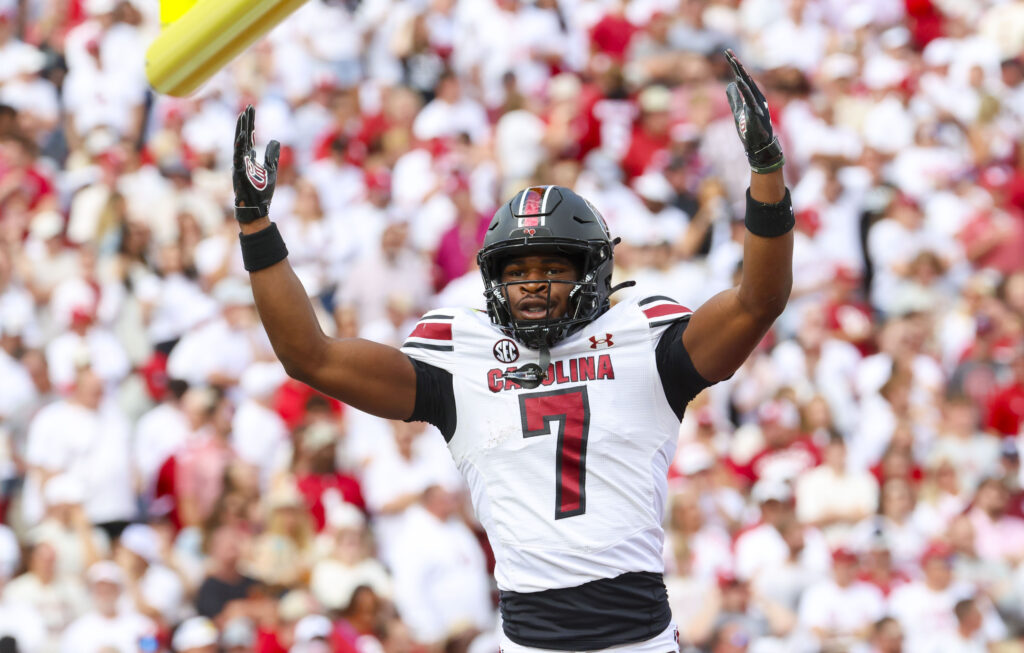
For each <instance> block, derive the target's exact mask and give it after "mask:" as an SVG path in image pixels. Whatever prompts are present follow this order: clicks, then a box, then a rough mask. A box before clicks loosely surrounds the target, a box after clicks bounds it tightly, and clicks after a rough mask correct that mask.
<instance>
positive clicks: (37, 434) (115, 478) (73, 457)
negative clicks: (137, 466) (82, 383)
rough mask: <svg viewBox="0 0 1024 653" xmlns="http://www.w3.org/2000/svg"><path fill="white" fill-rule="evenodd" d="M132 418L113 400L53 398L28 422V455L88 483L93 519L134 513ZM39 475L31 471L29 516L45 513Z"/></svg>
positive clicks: (50, 468)
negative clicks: (94, 405)
mask: <svg viewBox="0 0 1024 653" xmlns="http://www.w3.org/2000/svg"><path fill="white" fill-rule="evenodd" d="M128 433H129V432H128V424H127V422H126V420H125V419H124V416H123V415H122V414H121V413H120V411H118V410H116V407H114V406H106V407H101V408H100V410H98V411H94V410H90V409H88V408H86V407H84V406H82V405H79V404H76V403H72V402H70V401H58V402H55V403H52V404H50V405H48V406H46V407H45V408H43V409H42V410H40V411H39V413H38V414H36V416H35V418H34V419H33V420H32V422H31V424H30V425H29V430H28V441H27V444H26V452H25V458H26V460H27V462H28V464H29V465H32V466H36V467H41V468H42V469H44V470H46V471H48V472H67V473H68V474H70V475H71V476H73V477H74V478H75V479H76V480H77V481H78V482H79V483H80V484H81V485H82V487H83V488H84V489H85V497H86V498H85V503H84V506H85V513H86V515H87V516H88V517H89V519H90V520H91V521H92V522H93V523H94V524H100V523H104V522H110V521H118V520H129V519H131V518H132V516H133V515H134V514H135V508H136V506H135V492H134V489H133V487H132V473H131V461H130V459H129V450H130V447H129V434H128ZM41 490H42V488H41V487H40V478H39V476H38V474H29V475H28V478H27V479H26V481H25V491H24V495H23V499H22V508H23V510H24V516H25V520H26V521H27V522H28V523H29V524H35V523H36V522H38V521H39V520H40V518H42V516H43V502H42V496H41Z"/></svg>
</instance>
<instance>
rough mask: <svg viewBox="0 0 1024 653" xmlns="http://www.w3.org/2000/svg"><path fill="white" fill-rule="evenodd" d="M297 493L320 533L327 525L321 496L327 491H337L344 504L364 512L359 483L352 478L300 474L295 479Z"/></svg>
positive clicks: (334, 474)
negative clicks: (302, 499)
mask: <svg viewBox="0 0 1024 653" xmlns="http://www.w3.org/2000/svg"><path fill="white" fill-rule="evenodd" d="M295 481H296V484H297V485H298V486H299V491H300V492H302V496H304V497H305V498H306V505H308V506H309V512H310V514H311V515H313V521H314V522H316V530H317V531H318V532H319V531H322V530H323V529H324V525H325V524H326V523H327V515H326V512H325V511H324V503H323V496H324V492H326V491H327V490H337V491H338V494H340V495H341V498H342V499H344V500H345V502H346V503H351V504H352V505H354V506H355V507H356V508H359V509H360V510H362V511H363V512H366V501H365V500H364V499H363V490H362V488H360V487H359V481H357V480H356V479H355V477H353V476H349V475H348V474H343V473H342V472H334V473H333V474H300V475H298V476H297V477H296V479H295Z"/></svg>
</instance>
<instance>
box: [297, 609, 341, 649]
mask: <svg viewBox="0 0 1024 653" xmlns="http://www.w3.org/2000/svg"><path fill="white" fill-rule="evenodd" d="M332 628H333V626H332V625H331V620H330V619H328V618H327V617H325V616H323V615H322V614H311V615H307V616H305V617H303V618H302V619H299V623H297V624H295V641H296V643H306V642H312V641H313V640H315V639H326V638H328V637H330V636H331V630H332Z"/></svg>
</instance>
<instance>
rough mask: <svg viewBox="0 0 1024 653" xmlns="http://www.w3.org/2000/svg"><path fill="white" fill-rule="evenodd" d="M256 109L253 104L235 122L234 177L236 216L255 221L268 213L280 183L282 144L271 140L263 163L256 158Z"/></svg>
mask: <svg viewBox="0 0 1024 653" xmlns="http://www.w3.org/2000/svg"><path fill="white" fill-rule="evenodd" d="M255 123H256V109H254V108H253V107H252V105H251V104H250V105H249V106H247V107H246V108H245V110H244V111H242V113H240V114H239V115H238V122H237V123H236V124H235V155H234V158H233V159H232V165H231V168H232V170H231V181H232V183H233V184H234V187H235V219H236V220H238V221H239V222H242V223H247V222H252V221H253V220H256V219H257V218H261V217H264V216H266V215H267V213H269V211H270V200H271V198H272V197H273V196H274V186H275V184H277V159H278V157H279V156H280V154H281V144H280V143H278V142H277V141H270V143H268V144H267V152H266V155H265V156H264V159H263V163H262V164H260V163H259V162H257V161H256V133H255V129H256V124H255Z"/></svg>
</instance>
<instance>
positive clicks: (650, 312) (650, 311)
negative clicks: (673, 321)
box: [644, 304, 690, 320]
mask: <svg viewBox="0 0 1024 653" xmlns="http://www.w3.org/2000/svg"><path fill="white" fill-rule="evenodd" d="M689 312H690V309H688V308H686V307H685V306H681V305H679V304H662V305H661V306H652V307H651V308H645V309H644V315H646V316H647V319H649V320H653V319H654V318H656V317H661V316H662V315H675V314H679V313H689Z"/></svg>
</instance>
